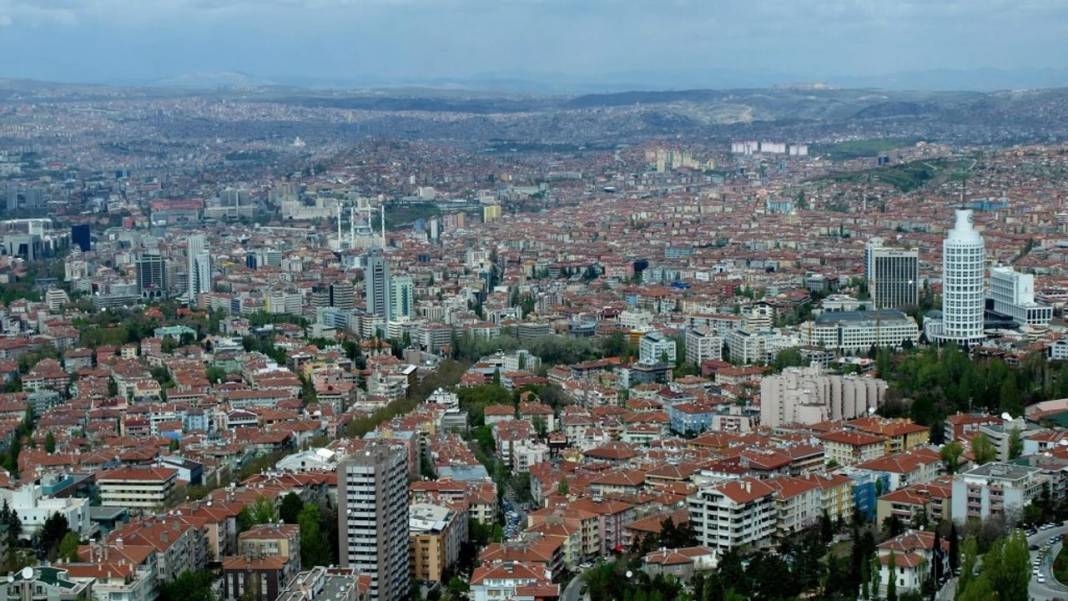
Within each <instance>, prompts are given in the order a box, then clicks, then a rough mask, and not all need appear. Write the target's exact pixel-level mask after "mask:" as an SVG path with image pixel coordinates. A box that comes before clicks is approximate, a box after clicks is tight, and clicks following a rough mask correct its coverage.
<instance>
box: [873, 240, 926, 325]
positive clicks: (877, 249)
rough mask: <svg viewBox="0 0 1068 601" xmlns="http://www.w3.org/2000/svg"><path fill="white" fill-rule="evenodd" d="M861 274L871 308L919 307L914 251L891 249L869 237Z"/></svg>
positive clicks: (916, 264) (917, 276)
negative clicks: (865, 279) (865, 283)
mask: <svg viewBox="0 0 1068 601" xmlns="http://www.w3.org/2000/svg"><path fill="white" fill-rule="evenodd" d="M864 275H865V278H867V282H868V293H869V294H870V295H871V300H872V303H873V304H874V305H875V308H877V309H900V308H903V307H911V306H914V305H917V304H919V302H920V288H919V281H920V278H919V253H918V251H916V249H904V248H892V247H889V246H884V245H883V240H882V238H872V239H871V241H869V242H868V244H867V245H866V246H865V247H864Z"/></svg>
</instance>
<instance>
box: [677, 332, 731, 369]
mask: <svg viewBox="0 0 1068 601" xmlns="http://www.w3.org/2000/svg"><path fill="white" fill-rule="evenodd" d="M722 359H723V338H721V337H719V336H717V335H716V334H715V333H712V332H710V331H708V330H705V329H689V330H686V362H687V363H692V364H694V365H701V363H703V362H705V361H720V360H722Z"/></svg>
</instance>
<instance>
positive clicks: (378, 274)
mask: <svg viewBox="0 0 1068 601" xmlns="http://www.w3.org/2000/svg"><path fill="white" fill-rule="evenodd" d="M363 281H364V286H365V288H366V292H365V294H366V297H367V313H368V314H370V315H377V316H379V317H381V318H383V319H388V318H389V264H388V263H386V255H384V254H383V253H382V251H381V250H380V249H377V248H373V249H371V251H370V252H368V253H367V256H366V257H365V259H364V268H363Z"/></svg>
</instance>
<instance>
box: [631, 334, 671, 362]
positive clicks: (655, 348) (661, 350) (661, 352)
mask: <svg viewBox="0 0 1068 601" xmlns="http://www.w3.org/2000/svg"><path fill="white" fill-rule="evenodd" d="M676 352H677V345H676V344H675V339H674V338H671V337H668V336H665V335H664V334H663V333H661V332H657V331H655V330H654V331H652V332H646V333H645V334H643V335H642V337H641V339H640V340H639V341H638V361H640V362H641V363H644V364H646V365H653V364H655V363H660V362H661V361H663V362H665V363H674V362H675V357H676Z"/></svg>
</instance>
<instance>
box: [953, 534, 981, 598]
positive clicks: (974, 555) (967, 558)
mask: <svg viewBox="0 0 1068 601" xmlns="http://www.w3.org/2000/svg"><path fill="white" fill-rule="evenodd" d="M978 561H979V541H977V540H976V538H975V537H974V536H969V537H968V538H966V539H964V544H963V545H961V564H960V579H959V580H958V581H957V595H958V597H957V598H958V599H959V598H960V595H961V593H963V592H964V591H966V590H968V588H969V587H970V586H971V582H972V581H973V580H974V579H975V565H976V563H977V562H978Z"/></svg>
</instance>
